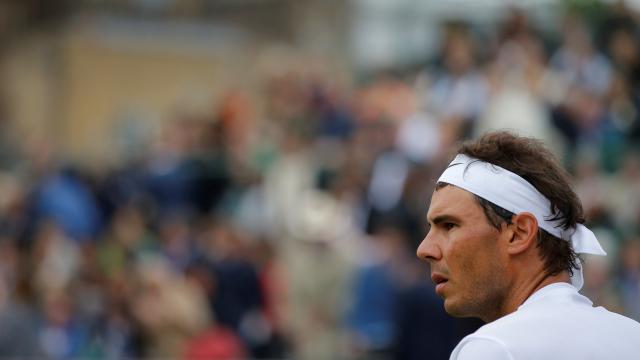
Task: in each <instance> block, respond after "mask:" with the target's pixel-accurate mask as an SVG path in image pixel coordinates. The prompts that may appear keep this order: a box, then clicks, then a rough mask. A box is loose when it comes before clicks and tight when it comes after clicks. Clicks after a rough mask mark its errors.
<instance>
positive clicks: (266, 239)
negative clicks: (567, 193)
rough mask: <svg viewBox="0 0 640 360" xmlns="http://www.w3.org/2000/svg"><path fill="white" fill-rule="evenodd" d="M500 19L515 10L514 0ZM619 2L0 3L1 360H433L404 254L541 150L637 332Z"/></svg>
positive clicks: (638, 45) (444, 350) (456, 334)
mask: <svg viewBox="0 0 640 360" xmlns="http://www.w3.org/2000/svg"><path fill="white" fill-rule="evenodd" d="M514 4H517V6H515V5H514ZM639 10H640V1H626V2H622V1H578V0H573V1H569V0H565V1H550V0H528V1H506V0H481V1H480V0H476V1H473V2H470V1H460V0H450V1H444V0H351V1H349V0H73V1H72V0H60V1H48V0H2V1H0V77H1V79H2V81H1V83H0V85H1V86H0V357H3V358H50V359H69V358H82V359H120V358H132V359H138V358H189V359H244V358H247V359H283V358H295V359H447V358H448V356H449V353H450V351H451V350H452V348H453V347H454V346H455V344H456V343H457V342H458V341H459V340H460V339H461V338H462V337H463V336H465V335H466V334H468V333H470V332H472V331H474V330H475V329H476V328H477V327H478V326H480V325H481V323H480V322H479V321H477V320H473V319H467V320H461V319H453V318H451V317H449V316H447V315H446V314H445V313H444V312H443V309H442V301H441V300H440V299H439V298H438V297H437V296H435V294H434V291H433V287H432V285H431V283H430V280H429V278H428V269H427V265H426V264H424V263H420V262H419V261H418V260H417V258H416V256H415V250H416V248H417V245H418V243H419V242H420V241H421V240H422V238H423V237H424V235H425V233H426V224H425V215H426V212H427V205H428V203H429V200H430V195H431V192H432V190H433V185H434V181H435V178H436V177H437V176H438V175H439V173H440V171H441V170H442V169H443V168H444V166H446V165H447V163H448V160H449V159H450V156H451V155H452V153H451V151H452V149H454V148H455V145H456V144H457V143H458V142H459V141H460V140H463V139H469V138H474V137H476V136H478V134H481V133H482V132H485V131H487V130H490V129H502V128H508V129H513V130H514V131H517V132H518V133H520V134H522V135H529V136H535V137H538V138H540V139H542V140H543V141H544V142H545V143H546V144H547V145H548V146H549V147H550V148H552V149H553V151H554V152H555V153H556V154H557V156H558V157H559V159H561V161H562V162H563V164H564V165H565V166H566V168H567V169H568V170H569V171H570V172H571V173H572V174H573V175H574V177H575V188H576V190H577V192H578V194H579V196H580V197H581V199H582V201H583V204H584V207H585V209H586V212H587V215H588V220H589V226H590V227H591V228H592V229H593V230H594V231H595V232H596V234H597V236H598V237H599V239H600V241H601V243H603V246H604V247H605V249H606V250H607V251H608V253H609V256H607V257H602V258H600V257H593V258H587V259H586V261H587V263H586V269H585V273H586V285H585V287H584V289H583V290H582V292H583V293H584V294H586V295H588V296H589V297H590V298H591V299H592V300H593V301H594V302H595V303H596V304H597V305H605V306H607V307H608V308H609V309H610V310H613V311H617V312H620V313H622V314H625V315H627V316H629V317H632V318H634V319H636V320H640V231H639V229H640V228H639V226H638V225H639V224H640V152H639V150H640V112H639V111H640V41H639V36H640V32H639V30H640V29H639V27H638V24H639V23H638V19H639V17H638V14H639V12H638V11H639Z"/></svg>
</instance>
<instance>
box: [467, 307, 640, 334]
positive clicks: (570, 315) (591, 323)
mask: <svg viewBox="0 0 640 360" xmlns="http://www.w3.org/2000/svg"><path fill="white" fill-rule="evenodd" d="M607 327H611V328H612V329H618V330H616V332H619V331H631V332H632V334H635V336H640V323H638V322H637V321H635V320H633V319H630V318H628V317H625V316H623V315H620V314H617V313H614V312H611V311H609V310H607V309H605V308H603V307H592V306H576V305H572V304H555V306H531V307H529V308H526V309H520V310H518V311H515V312H513V313H511V314H508V315H506V316H503V317H502V318H500V319H497V320H496V321H493V322H491V323H488V324H485V325H484V326H482V327H481V328H480V329H478V331H476V334H478V335H487V336H489V335H491V336H496V335H500V334H512V333H513V331H517V330H519V329H520V328H526V329H527V332H529V333H530V332H531V331H536V330H538V331H545V332H546V331H554V330H559V331H564V330H569V329H571V330H573V331H578V332H588V331H595V330H598V329H601V330H604V329H606V328H607Z"/></svg>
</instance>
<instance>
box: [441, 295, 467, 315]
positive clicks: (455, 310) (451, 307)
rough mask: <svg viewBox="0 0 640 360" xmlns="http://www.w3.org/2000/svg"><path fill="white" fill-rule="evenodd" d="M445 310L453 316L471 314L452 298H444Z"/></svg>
mask: <svg viewBox="0 0 640 360" xmlns="http://www.w3.org/2000/svg"><path fill="white" fill-rule="evenodd" d="M444 311H446V313H447V314H449V315H451V316H453V317H460V318H462V317H469V315H468V314H466V312H465V311H464V310H463V309H461V308H460V306H459V305H458V304H457V303H456V302H455V301H453V299H451V298H448V299H447V298H445V299H444Z"/></svg>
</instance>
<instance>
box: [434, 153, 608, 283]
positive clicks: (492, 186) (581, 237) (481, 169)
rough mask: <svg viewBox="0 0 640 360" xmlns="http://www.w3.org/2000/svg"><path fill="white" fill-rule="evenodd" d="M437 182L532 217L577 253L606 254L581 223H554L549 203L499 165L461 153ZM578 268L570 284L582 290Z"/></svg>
mask: <svg viewBox="0 0 640 360" xmlns="http://www.w3.org/2000/svg"><path fill="white" fill-rule="evenodd" d="M438 182H445V183H448V184H451V185H455V186H457V187H459V188H462V189H464V190H467V191H469V192H471V193H473V194H475V195H478V196H480V197H481V198H483V199H485V200H487V201H490V202H492V203H494V204H496V205H498V206H500V207H502V208H503V209H505V210H508V211H510V212H512V213H514V214H519V213H522V212H529V213H531V214H533V215H534V216H535V218H536V220H537V221H538V226H539V227H541V228H542V229H544V230H546V231H547V232H548V233H550V234H552V235H554V236H556V237H558V238H561V239H563V240H567V241H570V242H571V245H572V247H573V250H574V251H575V252H576V253H579V254H593V255H606V254H607V253H606V252H605V251H604V250H603V249H602V246H600V243H598V239H596V237H595V235H594V234H593V232H592V231H591V230H589V229H588V228H587V227H586V226H584V225H582V224H578V226H577V227H576V228H574V229H569V230H567V231H565V230H563V229H562V227H561V225H560V222H559V221H552V220H551V219H552V218H553V214H552V213H551V203H550V202H549V200H548V199H547V198H546V197H545V196H544V195H542V194H541V193H540V192H539V191H538V190H537V189H536V188H535V187H534V186H533V185H531V184H530V183H529V182H527V181H526V180H525V179H523V178H521V177H520V176H518V175H517V174H515V173H513V172H511V171H509V170H506V169H504V168H502V167H500V166H497V165H493V164H490V163H487V162H484V161H481V160H478V159H474V158H471V157H469V156H466V155H463V154H458V156H456V157H455V159H453V161H452V162H451V164H449V167H448V168H447V169H446V170H445V171H444V173H442V175H441V176H440V178H439V179H438ZM578 267H579V268H578V270H577V271H574V274H573V276H572V277H571V283H572V284H573V285H574V286H575V287H576V288H578V290H579V289H581V288H582V285H583V284H584V279H583V276H582V264H578Z"/></svg>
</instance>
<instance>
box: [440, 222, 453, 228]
mask: <svg viewBox="0 0 640 360" xmlns="http://www.w3.org/2000/svg"><path fill="white" fill-rule="evenodd" d="M455 226H456V224H454V223H450V222H447V223H444V224H442V227H443V228H445V229H447V230H451V229H453V228H454V227H455Z"/></svg>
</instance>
